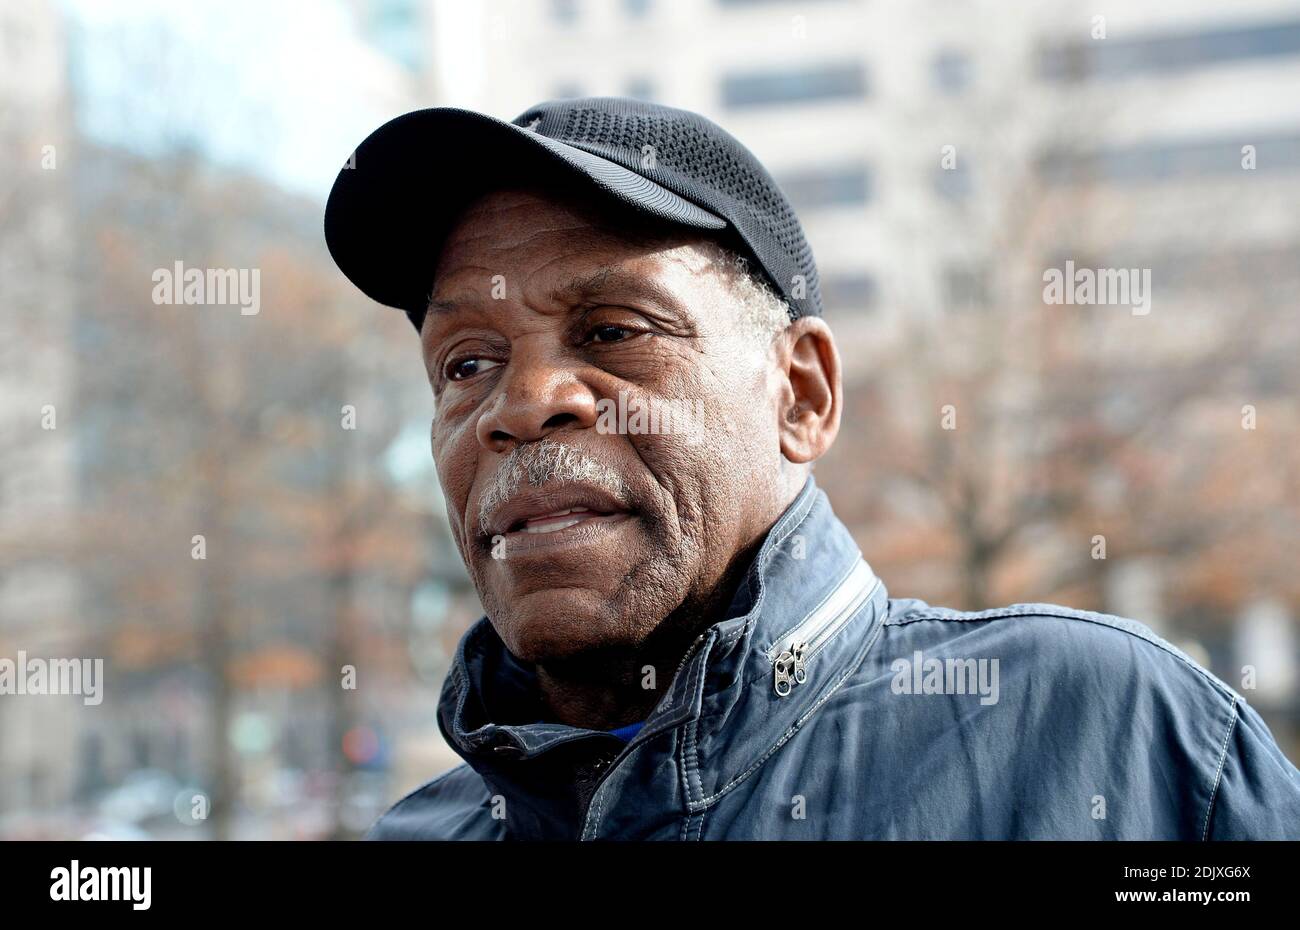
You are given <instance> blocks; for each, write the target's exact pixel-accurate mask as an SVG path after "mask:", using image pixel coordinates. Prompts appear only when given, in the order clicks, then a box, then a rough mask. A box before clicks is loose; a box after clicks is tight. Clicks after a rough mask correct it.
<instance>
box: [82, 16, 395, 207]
mask: <svg viewBox="0 0 1300 930" xmlns="http://www.w3.org/2000/svg"><path fill="white" fill-rule="evenodd" d="M63 6H64V8H65V10H66V11H67V13H68V19H69V30H70V44H71V54H70V60H71V64H70V71H71V81H72V86H73V93H74V99H75V101H76V107H77V120H78V124H79V128H80V130H81V131H82V132H83V133H85V134H86V135H87V136H88V137H89V138H91V139H93V140H94V141H96V142H101V143H105V144H109V145H114V146H118V147H123V148H127V149H130V150H133V151H137V152H140V153H141V154H146V155H150V154H161V153H162V152H163V151H166V150H167V149H169V148H174V147H178V146H180V147H194V148H197V149H199V150H200V151H201V152H202V153H203V154H204V155H205V156H206V157H207V158H209V159H210V160H212V161H213V162H215V163H218V164H221V165H225V166H229V167H232V168H237V169H243V170H248V171H250V172H252V173H254V174H257V175H259V176H261V177H263V178H265V179H267V180H269V181H271V182H273V183H275V184H277V185H279V186H281V187H283V188H285V189H287V190H291V191H295V192H300V193H304V194H309V195H315V196H324V194H325V193H327V192H328V190H329V187H330V185H331V184H332V183H333V181H334V178H335V176H336V175H337V173H338V170H339V167H340V166H341V165H342V164H343V162H344V161H345V160H346V159H347V157H348V155H349V154H350V152H351V151H352V147H353V146H355V145H356V144H357V142H359V141H360V140H361V139H362V138H364V137H365V136H366V135H367V134H368V133H369V132H370V131H372V130H373V129H375V128H376V127H378V126H379V125H380V124H381V123H383V122H384V121H385V120H387V119H389V118H391V117H392V116H395V115H397V113H398V112H400V111H401V110H402V104H403V103H404V102H405V101H404V99H403V97H402V96H401V92H400V88H401V86H402V85H401V74H402V71H401V68H400V66H399V65H397V64H396V63H395V62H393V61H390V60H387V59H385V58H384V57H383V56H382V55H381V54H380V53H379V52H378V51H377V50H376V49H375V48H374V47H373V46H371V45H369V44H367V43H365V42H363V41H362V40H361V39H360V37H359V31H358V28H357V25H356V24H355V23H354V21H353V17H352V14H351V11H350V9H349V7H348V6H347V5H346V4H344V3H342V2H340V0H274V2H267V0H260V2H258V0H219V2H216V0H185V2H183V3H177V2H174V0H122V2H117V3H113V4H111V5H110V4H104V3H100V2H97V0H64V3H63Z"/></svg>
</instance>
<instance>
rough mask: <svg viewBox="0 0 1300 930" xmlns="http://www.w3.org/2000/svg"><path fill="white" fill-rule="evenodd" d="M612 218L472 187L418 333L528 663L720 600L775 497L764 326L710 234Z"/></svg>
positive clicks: (456, 519) (474, 556)
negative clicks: (653, 228)
mask: <svg viewBox="0 0 1300 930" xmlns="http://www.w3.org/2000/svg"><path fill="white" fill-rule="evenodd" d="M617 222H618V221H617V220H613V219H610V218H608V217H604V216H601V215H597V214H594V213H590V212H588V211H587V210H583V209H579V208H577V207H573V206H567V205H566V204H565V203H564V202H561V201H558V200H555V199H552V198H551V197H549V196H547V195H545V194H543V193H540V192H524V191H503V192H497V193H493V194H490V195H488V196H486V197H484V198H482V199H480V200H478V201H476V202H475V203H474V204H473V205H471V207H470V208H469V209H468V210H466V211H465V212H464V213H463V214H462V215H461V217H460V219H459V221H458V223H457V225H456V226H455V228H454V229H453V230H452V232H451V234H450V235H449V237H448V238H447V240H446V243H445V246H444V248H443V251H442V253H441V255H440V257H439V261H438V267H437V273H436V280H437V286H436V290H435V292H434V294H433V305H432V307H431V309H430V311H429V313H428V316H427V318H426V320H425V324H424V328H423V331H422V342H423V349H424V356H425V363H426V366H427V369H428V373H429V379H430V383H431V384H432V386H433V389H434V394H435V398H436V413H435V416H434V420H433V437H432V438H433V455H434V461H435V463H436V464H437V468H438V475H439V479H440V481H441V483H442V487H443V491H444V493H445V496H446V500H447V508H448V513H449V516H450V519H451V526H452V530H453V533H454V535H455V538H456V542H457V545H458V546H459V548H460V550H461V554H462V556H463V558H464V560H465V564H466V566H467V567H468V568H469V571H470V575H471V576H472V578H473V580H474V584H475V586H476V587H477V589H478V592H479V596H480V598H481V599H482V601H483V606H484V608H485V609H486V611H487V614H488V616H489V617H490V618H491V621H492V623H493V625H494V627H495V628H496V630H497V632H498V634H499V635H500V636H501V638H502V640H503V641H504V642H505V644H506V646H507V647H508V648H509V649H510V651H511V652H513V653H514V654H515V655H516V656H518V657H519V658H521V659H524V660H526V661H531V662H540V663H545V662H547V661H548V660H562V659H575V658H581V657H582V656H584V655H596V654H600V653H601V652H603V651H605V650H608V649H611V648H613V649H616V650H617V649H623V648H636V647H638V646H640V645H641V644H643V643H644V642H645V641H646V639H647V637H648V636H649V635H650V634H651V633H652V632H653V631H654V630H655V628H656V627H658V626H659V625H660V623H662V622H663V620H664V619H665V618H667V617H668V616H669V615H670V614H672V613H673V612H674V611H676V610H677V609H678V608H679V607H682V606H683V605H687V606H688V607H689V606H690V605H691V604H693V603H700V604H703V603H706V602H707V600H708V598H709V595H710V593H711V592H712V591H713V590H714V589H715V587H716V586H717V585H718V584H719V582H720V581H721V580H722V579H723V576H724V574H725V573H726V571H727V569H728V568H729V567H730V565H731V563H732V561H733V559H736V558H737V556H738V555H739V554H740V553H741V552H742V551H744V549H745V548H746V547H747V546H748V545H750V544H751V543H752V542H753V541H754V540H755V539H756V538H757V537H758V536H759V535H760V534H761V533H762V532H763V531H764V530H765V529H766V528H767V526H768V525H770V522H771V520H772V518H773V516H774V514H773V511H772V508H773V502H774V501H775V500H776V499H777V497H778V496H779V490H778V476H779V474H780V470H781V468H780V466H781V450H780V439H779V434H778V417H777V413H776V411H777V407H778V393H777V388H776V379H775V377H774V365H773V361H772V353H771V351H770V350H769V349H768V348H767V342H766V341H764V340H761V339H760V338H757V337H756V336H755V335H754V334H753V333H752V332H749V331H748V330H746V329H745V326H744V324H742V322H741V317H742V314H741V313H740V308H738V307H737V306H736V302H737V301H736V298H735V297H734V296H733V292H732V289H731V286H730V284H729V282H728V279H727V276H725V275H723V274H721V273H719V272H718V271H717V270H716V269H715V268H714V267H712V265H711V262H710V258H711V257H712V255H713V254H714V253H711V252H709V251H707V250H705V249H703V248H701V247H700V240H697V239H694V238H692V237H690V236H689V235H685V236H683V237H681V238H678V239H669V240H661V241H658V242H657V243H656V244H654V245H646V244H638V243H637V242H635V241H633V240H630V239H628V238H625V237H624V236H622V235H620V234H619V230H618V229H617V228H615V224H616V223H617ZM638 409H640V410H642V411H645V412H646V413H645V414H643V418H642V419H643V421H642V422H638V420H637V419H636V417H635V412H636V411H637V410H638ZM652 411H656V412H657V413H658V414H659V416H658V417H655V416H654V414H653V413H652ZM665 412H666V414H665ZM620 413H621V414H622V416H620ZM664 415H667V416H668V417H669V420H668V423H669V427H668V428H667V429H666V430H665V429H664V421H663V416H664ZM656 419H658V421H659V427H660V428H659V430H658V431H657V432H652V431H651V427H652V425H653V424H654V422H655V420H656ZM777 512H779V508H778V511H777Z"/></svg>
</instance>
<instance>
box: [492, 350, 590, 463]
mask: <svg viewBox="0 0 1300 930" xmlns="http://www.w3.org/2000/svg"><path fill="white" fill-rule="evenodd" d="M596 401H597V398H596V394H595V392H594V391H593V390H592V388H591V387H590V386H589V385H587V384H584V383H583V381H582V379H581V377H580V369H579V367H578V366H576V365H574V364H573V363H572V361H571V360H565V359H560V358H556V357H555V356H554V355H553V354H552V353H549V352H542V351H530V350H529V349H528V348H527V347H526V346H522V345H520V344H518V343H517V344H516V345H515V346H514V348H513V350H512V352H511V357H510V360H509V361H508V362H506V365H505V371H504V372H503V374H502V376H501V378H500V380H499V381H498V382H497V385H496V391H495V393H494V396H493V398H492V400H491V403H490V404H489V405H488V407H487V408H486V410H485V411H484V413H483V415H482V416H480V417H479V420H478V424H477V426H476V428H475V432H476V434H477V436H478V441H479V443H480V444H481V445H482V446H483V447H484V448H485V449H488V450H490V451H492V452H498V453H505V452H509V451H510V450H511V449H512V448H513V447H514V446H516V445H519V444H520V443H525V442H536V441H537V440H539V439H543V438H545V437H546V436H549V435H550V434H552V433H555V432H558V431H560V430H564V429H588V428H590V427H593V426H595V425H596Z"/></svg>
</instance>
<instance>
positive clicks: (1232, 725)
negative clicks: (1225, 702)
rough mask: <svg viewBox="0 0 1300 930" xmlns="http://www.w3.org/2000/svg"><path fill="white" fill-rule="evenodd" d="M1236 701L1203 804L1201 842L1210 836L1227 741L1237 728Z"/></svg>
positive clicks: (1234, 700)
mask: <svg viewBox="0 0 1300 930" xmlns="http://www.w3.org/2000/svg"><path fill="white" fill-rule="evenodd" d="M1237 719H1238V714H1237V701H1236V699H1235V698H1234V699H1233V702H1232V719H1231V720H1229V721H1228V728H1227V730H1226V731H1225V732H1224V734H1223V747H1222V749H1220V750H1219V769H1218V771H1217V772H1215V773H1214V787H1213V788H1211V789H1210V803H1209V804H1207V805H1206V806H1205V826H1204V827H1203V828H1202V830H1201V842H1205V841H1207V840H1209V838H1210V815H1211V813H1212V812H1213V810H1214V802H1215V801H1216V800H1217V799H1218V797H1219V783H1220V782H1221V781H1222V780H1223V766H1224V764H1225V763H1226V762H1227V761H1228V741H1229V740H1230V739H1232V732H1233V730H1235V729H1236V728H1237Z"/></svg>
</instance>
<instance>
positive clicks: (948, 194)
mask: <svg viewBox="0 0 1300 930" xmlns="http://www.w3.org/2000/svg"><path fill="white" fill-rule="evenodd" d="M972 186H973V183H972V178H971V171H970V160H969V156H963V157H961V158H959V159H958V160H957V163H956V164H955V165H953V167H951V168H943V167H940V168H937V169H936V170H935V175H934V190H935V193H937V194H938V195H939V196H940V197H942V198H944V199H945V200H953V201H957V200H965V199H966V198H967V197H969V196H970V192H971V188H972Z"/></svg>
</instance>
